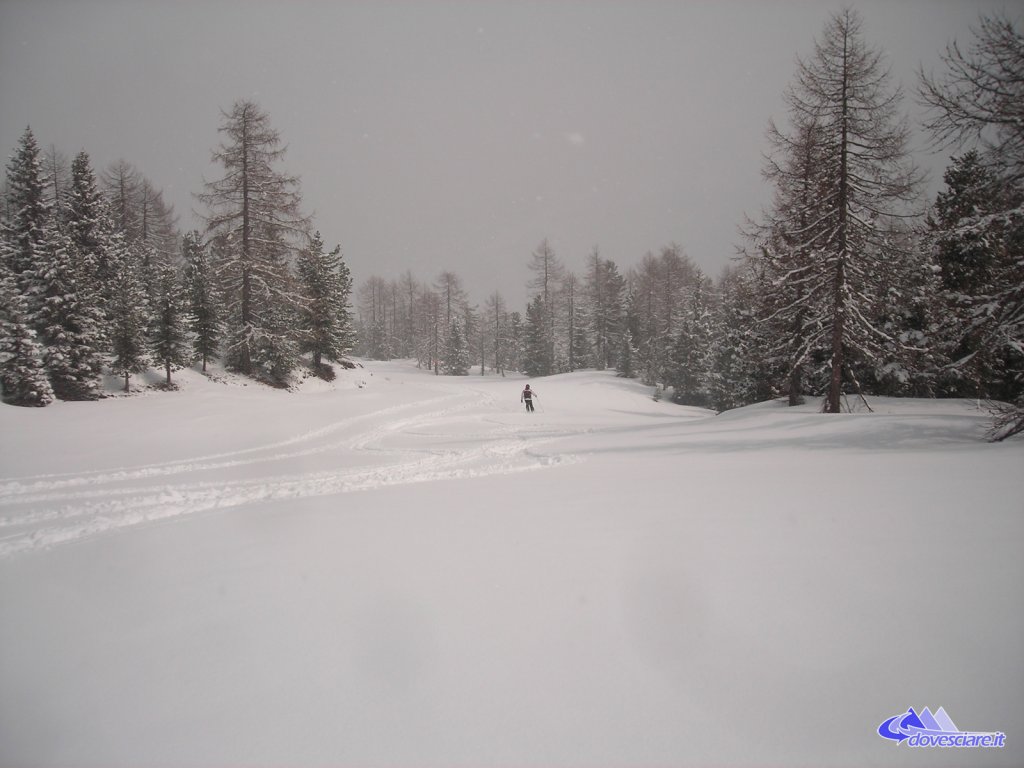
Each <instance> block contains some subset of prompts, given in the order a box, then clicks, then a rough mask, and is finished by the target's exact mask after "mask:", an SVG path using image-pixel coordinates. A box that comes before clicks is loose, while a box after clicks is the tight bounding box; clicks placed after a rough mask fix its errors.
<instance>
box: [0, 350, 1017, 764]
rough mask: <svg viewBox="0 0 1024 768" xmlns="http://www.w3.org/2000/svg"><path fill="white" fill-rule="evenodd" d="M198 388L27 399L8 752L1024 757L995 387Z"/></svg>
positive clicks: (3, 495)
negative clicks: (815, 391)
mask: <svg viewBox="0 0 1024 768" xmlns="http://www.w3.org/2000/svg"><path fill="white" fill-rule="evenodd" d="M180 378H181V380H182V382H183V389H182V391H179V392H173V393H161V394H152V395H147V396H137V397H131V398H112V399H109V400H105V401H101V402H98V403H59V404H56V405H54V406H52V407H49V408H46V409H41V410H30V409H16V408H2V409H0V434H2V435H3V437H2V438H0V765H3V766H23V765H24V766H30V765H45V766H58V765H59V766H86V765H88V766H94V765H100V766H113V765H124V766H145V765H154V766H155V765H160V766H163V765H168V766H172V765H173V766H186V765H188V766H191V765H208V766H214V765H229V764H230V765H268V766H269V765H275V766H277V765H303V766H305V765H342V766H349V765H360V766H377V765H381V766H383V765H405V766H425V765H430V766H442V765H443V766H461V765H467V766H468V765H503V766H504V765H544V766H551V765H595V766H623V765H630V766H641V765H642V766H648V765H650V766H653V765H659V766H661V765H849V766H855V765H867V764H872V765H923V764H928V765H963V764H972V765H1008V766H1009V765H1020V764H1022V763H1024V728H1022V726H1024V653H1022V649H1024V616H1022V611H1021V608H1020V605H1021V604H1022V600H1021V595H1022V591H1024V589H1022V588H1024V558H1022V557H1021V555H1020V552H1021V546H1022V544H1024V509H1022V504H1021V499H1022V498H1024V476H1022V473H1021V468H1022V467H1024V461H1022V459H1024V441H1021V440H1016V441H1011V442H1009V443H1006V444H1002V445H990V444H987V443H984V442H982V440H981V436H982V435H983V433H984V428H985V415H984V414H983V413H979V412H978V411H977V410H976V409H975V408H974V407H973V404H971V403H967V402H963V401H945V402H936V401H896V400H883V399H879V400H873V401H872V406H873V408H874V413H867V412H858V413H853V414H843V415H841V416H823V415H821V414H817V413H815V408H814V407H813V406H806V407H803V408H799V409H789V408H785V407H783V406H782V405H780V404H777V403H766V404H761V405H758V406H752V407H750V408H745V409H740V410H737V411H733V412H729V413H725V414H722V415H719V416H714V415H711V414H710V413H709V412H707V411H702V410H700V409H693V408H681V407H678V406H674V405H671V404H669V403H664V402H661V403H656V402H654V401H653V400H652V399H651V397H650V391H649V389H647V388H644V387H642V386H640V385H639V384H637V383H636V382H634V381H625V380H622V379H618V378H616V377H614V375H612V374H610V373H597V372H580V373H575V374H569V375H564V376H554V377H549V378H546V379H540V380H536V381H534V382H533V386H534V387H535V388H536V390H537V392H538V396H539V400H538V412H537V413H534V414H532V415H529V414H526V413H524V412H523V411H522V410H521V408H522V406H520V405H519V402H518V396H519V390H520V389H521V388H522V384H523V383H524V381H525V380H523V379H520V378H512V377H510V378H500V377H494V376H488V377H484V378H481V377H479V376H471V377H467V378H458V379H456V378H446V377H434V376H431V375H429V374H427V373H425V372H422V371H417V370H416V369H415V368H414V367H412V366H411V365H409V364H408V363H400V362H396V363H367V364H366V368H363V369H357V370H355V371H348V372H344V373H343V374H342V375H341V377H340V378H339V380H338V381H337V382H335V383H333V384H332V385H329V386H328V385H324V384H322V383H316V384H314V383H313V382H308V383H307V385H306V386H304V387H303V388H302V389H301V391H299V392H291V393H288V392H279V391H273V390H268V389H266V388H263V387H259V386H256V385H251V386H248V387H241V386H235V385H234V384H229V385H224V384H220V383H211V382H210V381H209V380H207V379H205V378H203V377H201V376H199V375H198V374H194V373H189V372H184V373H183V374H180ZM236 383H237V382H236ZM909 706H914V707H915V708H918V709H920V708H921V707H924V706H930V707H931V709H932V710H933V711H935V710H936V709H937V708H938V707H939V706H943V707H944V708H945V710H946V711H947V712H948V713H949V715H950V716H951V717H952V719H953V721H954V722H956V724H957V725H958V726H959V727H961V728H962V729H964V730H975V731H997V730H998V731H1003V732H1005V733H1006V736H1007V739H1006V743H1007V746H1006V748H1005V749H1003V750H994V749H992V750H984V751H982V750H970V751H968V752H964V751H963V750H929V751H927V752H922V751H921V750H911V749H909V748H907V747H906V746H905V745H896V744H895V743H893V742H890V741H886V740H884V739H882V738H880V737H879V736H878V735H877V734H876V730H877V728H878V726H879V724H880V723H881V722H882V721H883V720H885V719H887V718H889V717H891V716H893V715H896V714H900V713H901V712H905V711H906V709H907V707H909Z"/></svg>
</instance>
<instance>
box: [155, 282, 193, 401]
mask: <svg viewBox="0 0 1024 768" xmlns="http://www.w3.org/2000/svg"><path fill="white" fill-rule="evenodd" d="M149 348H150V352H151V354H152V358H153V362H154V363H155V364H156V365H159V366H162V367H163V369H164V372H165V373H166V375H167V380H166V382H165V386H166V387H167V388H170V387H172V386H173V383H172V381H171V372H172V371H174V370H176V369H178V368H185V367H186V366H188V365H191V363H192V341H191V338H190V334H189V329H188V308H187V300H186V295H185V291H184V290H183V289H182V284H181V280H180V278H179V275H178V270H177V269H175V268H174V267H172V266H171V265H169V264H160V265H158V266H157V267H156V276H155V280H154V290H153V298H152V304H151V315H150V325H149Z"/></svg>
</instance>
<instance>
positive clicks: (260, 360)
mask: <svg viewBox="0 0 1024 768" xmlns="http://www.w3.org/2000/svg"><path fill="white" fill-rule="evenodd" d="M220 132H221V133H223V134H224V135H225V140H224V141H223V142H222V143H221V144H220V146H219V147H217V149H216V150H214V152H213V160H214V161H215V162H217V163H219V164H220V165H222V166H223V168H224V175H223V176H222V177H221V178H220V179H217V180H215V181H211V182H207V183H206V191H205V192H203V193H202V194H200V195H199V196H198V197H199V200H200V201H201V202H202V203H204V204H205V205H206V206H207V208H208V210H209V212H208V214H207V215H206V222H207V234H208V236H209V237H210V238H215V239H216V242H217V252H218V256H219V263H218V264H217V267H216V272H217V277H218V282H219V286H220V289H221V292H222V294H223V296H224V298H225V302H226V306H225V310H226V312H225V314H226V317H225V319H226V322H227V325H228V341H227V348H226V355H225V360H226V362H227V365H228V366H229V367H231V368H233V369H235V370H237V371H239V372H241V373H244V374H246V375H250V376H257V377H263V378H267V377H269V378H271V379H273V380H275V382H276V383H281V379H280V377H281V375H282V374H283V375H285V376H287V373H288V371H286V370H285V368H287V365H288V361H289V360H294V359H297V356H296V355H295V353H294V350H289V349H288V347H289V345H290V344H291V342H290V340H289V339H288V328H287V325H286V324H284V323H283V321H284V319H285V316H286V315H287V314H288V313H289V311H290V310H291V309H292V308H293V306H292V305H293V303H294V302H293V296H294V294H292V293H291V291H290V285H289V275H288V270H287V267H286V260H285V258H286V255H287V254H289V253H294V252H296V251H298V250H300V249H301V247H302V246H299V245H297V243H298V242H299V241H300V240H301V241H302V245H304V244H305V235H306V232H308V228H309V220H308V219H307V218H306V217H304V216H303V215H302V214H301V213H300V210H299V207H300V204H301V197H300V194H299V189H298V187H299V182H298V179H297V178H296V177H294V176H289V175H287V174H284V173H281V172H280V171H278V170H276V168H275V166H276V164H277V163H278V162H279V161H280V160H281V158H282V156H283V155H284V152H285V148H284V147H283V146H282V144H281V138H280V136H279V134H278V133H277V131H275V130H274V129H273V128H271V126H270V117H269V115H267V113H266V112H264V111H263V110H261V109H260V107H259V106H258V105H257V104H255V103H253V102H251V101H239V102H236V103H235V105H234V106H233V107H232V109H231V111H230V112H227V113H224V123H223V124H222V125H221V127H220ZM271 358H273V359H271ZM271 370H273V371H274V372H273V373H271Z"/></svg>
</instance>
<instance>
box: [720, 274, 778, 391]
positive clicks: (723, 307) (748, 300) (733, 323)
mask: <svg viewBox="0 0 1024 768" xmlns="http://www.w3.org/2000/svg"><path fill="white" fill-rule="evenodd" d="M717 288H718V293H719V301H718V303H717V309H716V319H715V322H714V327H715V333H714V340H713V343H712V349H711V354H710V362H711V371H712V375H711V379H710V387H709V390H710V391H709V394H710V398H711V402H710V405H711V407H712V408H714V409H715V410H717V411H726V410H729V409H730V408H738V407H740V406H743V405H748V404H750V403H756V402H759V401H761V400H767V399H769V398H770V397H771V395H772V392H771V388H770V383H769V382H768V377H767V375H766V371H765V369H766V364H765V352H764V350H765V348H766V347H767V339H765V338H764V337H763V336H762V334H761V333H760V327H759V326H758V324H757V322H756V320H755V313H754V306H755V303H756V295H757V289H756V283H755V281H754V279H753V275H752V274H751V270H750V268H749V265H743V266H739V267H727V268H726V269H725V270H724V271H723V272H722V275H721V277H720V278H719V280H718V284H717Z"/></svg>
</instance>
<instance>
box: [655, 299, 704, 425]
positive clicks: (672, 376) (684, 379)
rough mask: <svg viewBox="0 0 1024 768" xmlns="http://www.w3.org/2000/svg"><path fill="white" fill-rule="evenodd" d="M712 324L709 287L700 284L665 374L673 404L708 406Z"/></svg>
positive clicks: (681, 325) (675, 342)
mask: <svg viewBox="0 0 1024 768" xmlns="http://www.w3.org/2000/svg"><path fill="white" fill-rule="evenodd" d="M711 342H712V321H711V309H710V306H709V302H708V297H707V292H706V288H705V287H704V286H703V285H700V284H698V287H697V289H696V290H695V291H694V293H693V295H692V298H691V306H690V308H689V312H688V313H687V316H686V318H685V319H684V320H683V321H682V323H681V324H680V327H679V332H678V333H677V334H676V338H675V341H674V343H673V346H672V351H671V355H670V357H669V362H668V365H667V370H666V371H665V385H666V386H669V387H672V389H673V391H672V402H674V403H680V404H682V405H701V406H703V405H707V404H708V401H709V400H710V394H709V393H710V389H711V386H710V381H711V375H712V365H711V351H712V349H711Z"/></svg>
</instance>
